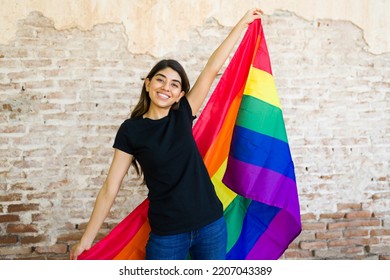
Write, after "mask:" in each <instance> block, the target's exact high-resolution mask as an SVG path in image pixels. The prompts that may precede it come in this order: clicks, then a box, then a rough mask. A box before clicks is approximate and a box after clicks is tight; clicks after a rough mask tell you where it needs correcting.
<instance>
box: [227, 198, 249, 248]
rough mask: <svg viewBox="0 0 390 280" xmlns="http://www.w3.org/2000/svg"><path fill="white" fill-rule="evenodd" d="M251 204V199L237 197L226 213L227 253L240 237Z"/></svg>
mask: <svg viewBox="0 0 390 280" xmlns="http://www.w3.org/2000/svg"><path fill="white" fill-rule="evenodd" d="M250 203H251V200H250V199H247V198H245V197H242V196H240V195H237V196H236V198H235V199H234V200H233V201H232V202H231V203H230V204H229V206H228V207H227V208H226V209H225V211H224V216H225V220H226V225H227V231H228V241H227V252H229V250H230V249H231V248H232V247H233V246H234V244H235V243H236V242H237V240H238V238H239V237H240V233H241V229H242V224H243V222H244V218H245V215H246V211H247V209H248V207H249V204H250Z"/></svg>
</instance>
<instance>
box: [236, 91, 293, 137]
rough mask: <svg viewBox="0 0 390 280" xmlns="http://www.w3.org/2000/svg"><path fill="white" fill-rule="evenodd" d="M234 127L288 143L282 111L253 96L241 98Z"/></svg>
mask: <svg viewBox="0 0 390 280" xmlns="http://www.w3.org/2000/svg"><path fill="white" fill-rule="evenodd" d="M236 125H239V126H241V127H244V128H247V129H250V130H253V131H256V132H258V133H262V134H265V135H268V136H271V137H274V138H277V139H279V140H282V141H284V142H286V143H287V142H288V140H287V134H286V128H285V126H284V120H283V114H282V110H281V109H280V108H278V107H275V106H273V105H271V104H269V103H267V102H264V101H262V100H260V99H257V98H255V97H253V96H249V95H244V96H243V97H242V101H241V105H240V110H239V112H238V116H237V121H236Z"/></svg>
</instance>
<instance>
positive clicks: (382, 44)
mask: <svg viewBox="0 0 390 280" xmlns="http://www.w3.org/2000/svg"><path fill="white" fill-rule="evenodd" d="M258 3H259V1H254V0H251V1H245V2H244V3H242V1H238V0H234V1H231V0H229V1H228V0H215V1H210V0H183V1H172V0H160V1H155V0H147V1H137V0H116V1H110V0H95V1H92V0H69V1H60V0H52V1H47V0H1V9H0V34H1V35H0V43H1V44H7V43H8V42H10V41H11V40H13V39H14V38H15V32H16V30H17V25H18V21H19V20H20V19H23V18H26V17H27V15H28V14H29V13H30V12H32V11H40V12H42V13H43V14H44V15H45V16H46V17H48V18H50V19H52V20H53V22H54V24H55V28H57V29H59V30H63V29H69V28H74V27H77V28H79V29H81V30H91V29H92V28H93V26H95V25H97V24H104V23H121V24H123V26H124V27H125V33H126V34H125V36H126V37H127V39H128V49H129V51H131V52H132V53H139V54H144V53H150V54H152V55H156V56H161V55H163V54H164V53H167V52H169V51H170V50H172V49H175V48H176V46H177V45H178V43H179V41H181V40H190V39H191V38H190V32H189V31H190V30H192V29H193V28H194V27H197V26H201V25H202V24H204V21H205V20H206V19H207V18H211V17H214V18H215V19H216V20H217V21H218V22H220V23H221V24H222V25H228V26H232V25H233V24H234V23H235V22H236V21H237V20H238V19H239V17H240V16H241V15H242V14H243V13H244V12H245V10H247V9H249V8H251V7H253V6H256V5H258ZM261 8H263V10H264V12H265V13H266V14H268V15H272V14H273V13H274V12H275V10H279V9H280V10H286V11H289V12H292V13H295V14H296V15H298V16H301V17H303V18H305V19H307V20H316V19H334V20H345V21H350V22H352V23H353V24H355V25H357V26H359V27H360V28H361V29H362V30H363V35H364V38H365V40H366V42H367V43H368V46H369V51H371V52H372V53H374V54H380V53H385V52H389V51H390V36H388V35H386V34H388V32H389V31H388V30H390V17H388V16H387V15H386V11H389V10H390V1H387V0H376V1H370V0H329V1H321V2H320V1H314V0H299V1H298V0H294V1H283V0H274V1H270V3H265V2H264V3H261ZM286 28H288V26H286Z"/></svg>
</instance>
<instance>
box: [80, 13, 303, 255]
mask: <svg viewBox="0 0 390 280" xmlns="http://www.w3.org/2000/svg"><path fill="white" fill-rule="evenodd" d="M193 134H194V137H195V140H196V143H197V145H198V148H199V151H200V153H201V155H202V157H203V159H204V162H205V164H206V167H207V170H208V172H209V175H210V177H211V179H212V181H213V184H214V187H215V189H216V192H217V195H218V197H219V199H220V200H221V201H222V203H223V207H224V216H225V219H226V222H227V226H228V248H227V253H226V258H227V259H270V260H272V259H278V258H279V257H280V256H281V255H282V254H283V253H284V251H285V250H286V249H287V247H288V246H289V244H290V243H291V242H292V241H293V240H294V239H295V238H296V237H297V236H298V235H299V233H300V232H301V219H300V209H299V200H298V192H297V185H296V180H295V172H294V163H293V161H292V158H291V153H290V149H289V145H288V140H287V135H286V130H285V126H284V120H283V114H282V110H281V107H280V102H279V98H278V95H277V91H276V87H275V83H274V80H273V76H272V70H271V64H270V58H269V54H268V49H267V45H266V41H265V37H264V32H263V28H262V24H261V20H256V21H254V22H253V23H252V24H251V25H250V26H249V27H248V30H247V32H246V33H245V36H244V37H243V39H242V41H241V43H240V45H239V46H238V48H237V50H236V52H235V54H234V56H233V58H232V60H231V61H230V63H229V65H228V67H227V68H226V70H225V71H224V74H223V75H222V77H221V79H220V81H219V83H218V85H217V86H216V88H215V90H214V92H213V93H212V95H211V96H210V99H209V101H208V102H207V104H206V106H205V108H204V110H203V111H202V113H201V115H200V117H199V119H198V120H197V122H196V123H195V125H194V128H193ZM148 204H149V202H148V200H147V199H146V200H145V201H144V202H142V203H141V204H140V205H139V206H138V207H137V208H136V209H134V210H133V212H131V213H130V214H129V215H128V216H127V217H126V218H125V219H124V220H123V221H122V222H120V223H119V224H118V225H117V226H116V227H115V228H114V229H113V230H112V231H111V232H110V233H109V234H108V235H107V236H106V237H104V238H103V239H102V240H100V241H99V242H98V243H96V244H95V245H94V246H93V247H92V248H91V249H90V250H88V251H86V252H84V253H83V254H82V255H80V256H79V259H94V260H97V259H144V257H145V246H146V242H147V239H148V234H149V232H150V226H149V223H148V219H147V210H148Z"/></svg>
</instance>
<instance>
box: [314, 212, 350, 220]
mask: <svg viewBox="0 0 390 280" xmlns="http://www.w3.org/2000/svg"><path fill="white" fill-rule="evenodd" d="M344 217H345V213H343V212H337V213H324V214H320V219H335V220H338V219H342V218H344Z"/></svg>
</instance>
